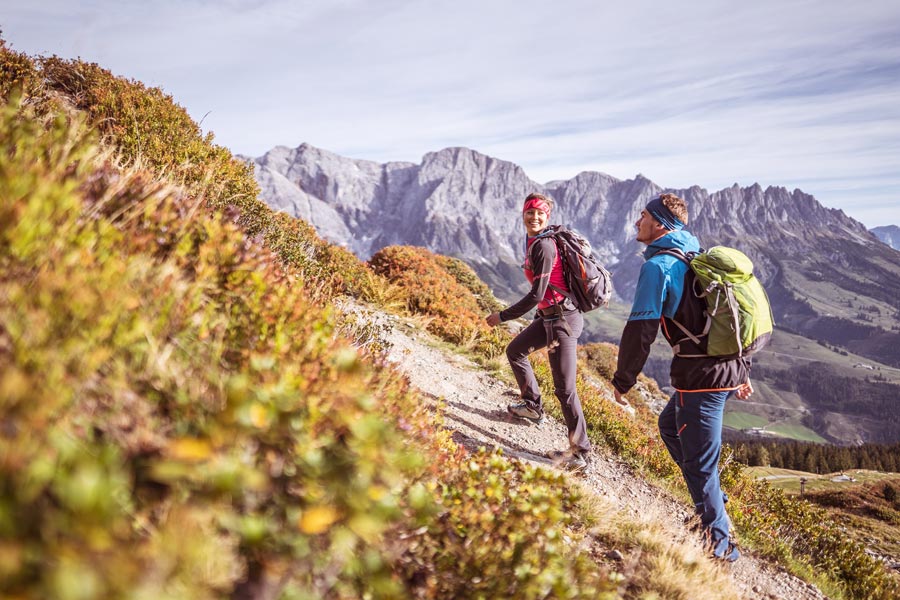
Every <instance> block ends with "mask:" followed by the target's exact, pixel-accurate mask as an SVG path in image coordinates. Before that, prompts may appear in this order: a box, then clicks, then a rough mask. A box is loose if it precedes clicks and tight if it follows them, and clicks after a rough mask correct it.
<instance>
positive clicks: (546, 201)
mask: <svg viewBox="0 0 900 600" xmlns="http://www.w3.org/2000/svg"><path fill="white" fill-rule="evenodd" d="M552 210H553V201H552V200H551V199H550V198H547V197H546V196H544V195H542V194H529V195H528V197H526V198H525V205H524V206H523V208H522V221H523V223H524V224H525V232H526V238H525V264H524V265H523V267H524V270H525V278H526V279H528V281H529V283H531V291H530V292H528V293H527V294H526V295H525V296H523V297H522V299H521V300H519V301H518V302H516V303H515V304H513V305H512V306H510V307H508V308H506V309H505V310H502V311H500V312H499V313H492V314H490V315H488V317H487V318H486V319H485V320H486V321H487V324H488V325H490V326H492V327H494V326H496V325H499V324H500V323H502V322H504V321H511V320H513V319H517V318H519V317H521V316H522V315H524V314H525V313H527V312H528V311H530V310H531V309H533V308H534V307H535V306H537V309H538V310H537V314H536V315H535V319H534V321H532V322H531V324H530V325H529V326H528V327H526V328H525V329H523V330H522V332H521V333H519V335H517V336H516V337H515V339H514V340H513V341H512V342H510V344H509V346H507V348H506V356H507V358H508V359H509V364H510V366H511V367H512V370H513V374H514V375H515V377H516V382H518V384H519V392H520V401H519V402H517V403H514V404H510V405H509V406H507V410H508V411H509V412H510V414H512V415H515V416H516V417H520V418H523V419H526V420H528V421H530V422H532V423H537V424H540V423H541V421H542V420H543V418H544V410H543V406H542V404H541V390H540V388H539V387H538V384H537V380H536V379H535V377H534V371H533V370H532V368H531V362H530V361H529V360H528V355H529V354H531V353H532V352H534V351H535V350H539V349H541V348H544V347H547V348H548V355H549V358H550V369H551V371H552V373H553V386H554V393H555V394H556V397H557V399H559V403H560V405H561V406H562V413H563V417H564V418H565V421H566V427H567V428H568V430H569V449H568V450H567V451H563V452H551V453H549V455H548V456H549V457H550V458H552V459H554V460H556V461H558V463H559V464H561V465H562V466H564V467H565V468H566V469H568V470H570V471H575V472H579V471H583V470H585V469H587V466H588V461H589V458H588V452H589V451H590V449H591V443H590V441H589V440H588V436H587V424H586V423H585V420H584V413H583V412H582V410H581V401H580V400H579V399H578V393H577V392H576V391H575V367H576V350H577V346H578V336H579V335H581V331H582V329H583V328H584V318H583V317H582V315H581V313H580V312H579V311H578V309H577V308H575V305H574V304H572V302H571V301H570V300H569V299H567V298H566V297H565V296H564V295H563V294H562V293H560V292H558V291H556V290H554V289H553V288H558V289H561V290H564V291H565V292H568V291H569V290H568V287H567V286H566V282H565V278H564V277H563V272H562V262H561V261H560V257H559V253H558V252H557V248H556V242H555V241H554V239H553V237H552V236H551V235H550V233H551V232H550V231H548V230H547V225H548V221H549V219H550V213H551V212H552ZM551 286H552V287H551Z"/></svg>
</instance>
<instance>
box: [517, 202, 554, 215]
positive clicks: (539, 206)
mask: <svg viewBox="0 0 900 600" xmlns="http://www.w3.org/2000/svg"><path fill="white" fill-rule="evenodd" d="M530 208H536V209H538V210H542V211H544V212H545V213H547V214H548V215H549V214H550V204H548V203H547V201H546V200H544V199H543V198H532V199H531V200H526V201H525V206H523V207H522V212H525V211H526V210H528V209H530Z"/></svg>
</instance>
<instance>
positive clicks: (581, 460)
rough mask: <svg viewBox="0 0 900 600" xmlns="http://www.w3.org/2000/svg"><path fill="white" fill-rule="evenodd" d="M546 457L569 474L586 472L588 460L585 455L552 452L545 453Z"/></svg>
mask: <svg viewBox="0 0 900 600" xmlns="http://www.w3.org/2000/svg"><path fill="white" fill-rule="evenodd" d="M547 457H548V458H550V460H552V461H553V464H554V465H556V466H557V467H562V468H563V469H565V470H566V471H569V472H570V473H582V472H584V471H586V470H587V468H588V465H589V464H590V460H588V457H587V455H585V454H582V453H581V452H572V451H571V450H553V451H551V452H548V453H547Z"/></svg>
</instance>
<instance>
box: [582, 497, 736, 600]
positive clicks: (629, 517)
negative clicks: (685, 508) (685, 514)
mask: <svg viewBox="0 0 900 600" xmlns="http://www.w3.org/2000/svg"><path fill="white" fill-rule="evenodd" d="M574 485H577V484H574ZM582 487H584V486H582ZM579 508H580V510H581V511H582V512H581V514H580V515H579V516H580V518H581V520H582V521H583V522H584V523H586V524H590V530H589V533H590V536H589V538H590V539H592V540H593V543H594V544H595V545H596V547H595V552H594V553H595V555H597V554H599V555H600V556H598V560H604V559H605V560H607V561H608V560H609V559H608V558H606V557H607V554H608V553H609V552H611V551H613V550H618V551H619V552H620V553H621V554H622V556H623V559H622V561H621V563H620V564H619V566H618V570H619V572H620V573H621V574H622V576H623V578H622V581H621V583H620V590H619V591H620V592H621V593H622V595H623V596H625V597H628V598H646V599H650V598H666V599H673V600H729V599H734V600H737V599H738V598H740V595H739V593H738V592H737V591H736V590H735V589H734V586H733V584H732V581H731V578H730V577H729V575H728V573H727V572H726V571H724V570H723V569H722V568H721V567H719V566H718V565H716V564H715V563H713V562H711V561H710V560H709V559H708V558H707V556H706V553H705V552H704V550H703V549H702V548H701V546H700V544H699V540H698V541H694V540H692V539H690V538H688V539H684V538H683V537H682V535H681V532H676V531H674V530H672V529H670V528H667V527H666V526H665V523H666V522H668V521H671V519H672V517H671V514H669V513H667V512H665V510H664V508H662V507H661V505H657V504H649V505H647V506H642V507H641V511H639V512H638V513H637V514H633V513H632V512H631V511H630V510H623V509H622V507H620V506H616V505H614V504H613V503H612V502H610V501H608V500H606V499H604V498H602V497H600V496H597V495H596V494H594V493H592V492H591V491H590V490H589V489H587V488H586V487H585V489H584V490H583V496H582V500H581V503H580V506H579Z"/></svg>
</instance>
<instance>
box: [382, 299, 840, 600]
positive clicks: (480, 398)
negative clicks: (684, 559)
mask: <svg viewBox="0 0 900 600" xmlns="http://www.w3.org/2000/svg"><path fill="white" fill-rule="evenodd" d="M368 318H374V319H377V320H379V321H381V322H382V323H385V322H387V323H388V326H387V327H384V328H383V331H385V332H386V333H385V335H384V337H385V339H386V341H388V342H389V343H390V344H391V348H390V350H389V353H388V360H389V361H390V362H392V363H394V364H395V365H396V367H398V368H399V369H400V371H402V372H403V373H405V374H406V376H407V377H408V378H409V380H410V382H411V383H412V385H413V386H415V387H416V388H417V389H419V390H420V391H421V392H422V393H423V394H425V395H426V396H427V397H431V398H434V399H439V398H442V399H443V400H444V402H445V404H446V416H445V422H446V424H447V426H448V427H449V428H451V429H452V430H453V435H454V438H455V440H456V441H457V443H459V444H461V445H463V446H465V447H467V448H471V449H476V448H478V447H481V446H487V447H489V448H490V447H500V448H502V449H503V451H504V453H505V454H506V455H508V456H512V457H516V458H519V459H521V460H526V461H529V462H532V463H537V464H542V465H545V466H548V467H552V466H553V465H552V462H551V461H550V460H549V459H548V458H546V456H545V453H546V452H548V451H549V450H553V449H563V448H565V447H567V445H568V443H567V436H566V429H565V426H564V425H563V424H562V423H560V422H558V421H556V420H554V419H552V418H547V419H545V420H544V423H543V424H542V425H540V426H536V425H532V424H528V423H527V422H523V421H521V420H519V419H515V418H514V417H510V416H509V415H508V414H507V412H506V404H507V403H508V402H509V401H510V400H511V399H512V397H514V396H511V393H512V394H514V393H515V392H514V391H513V390H511V388H510V387H509V386H508V385H507V384H505V383H503V382H501V381H499V380H497V379H495V378H494V377H492V376H491V375H489V374H488V373H486V372H485V371H484V370H482V369H481V368H480V367H478V365H476V364H474V363H472V362H471V361H469V360H467V359H465V358H463V357H461V356H459V355H456V354H453V353H449V352H445V351H442V350H439V349H437V345H436V344H435V343H434V342H433V341H431V342H429V340H428V337H427V336H426V335H423V334H422V333H421V331H419V330H417V329H416V328H415V327H413V326H412V325H410V324H408V323H406V322H405V321H403V320H402V319H399V318H397V317H394V316H387V315H384V314H381V313H372V314H370V315H369V317H368ZM551 400H552V401H554V402H555V398H553V399H551ZM592 458H593V461H592V464H591V465H590V467H589V470H588V472H587V474H586V476H585V477H584V478H583V480H584V483H585V484H586V486H587V488H588V489H589V490H590V491H592V492H593V493H595V494H597V495H599V496H601V497H603V498H605V499H607V500H610V501H611V502H612V503H613V504H614V505H618V506H621V507H622V508H621V510H623V511H628V512H629V513H631V514H632V516H638V513H640V514H641V515H642V516H643V518H647V515H658V516H659V521H660V522H661V523H663V524H664V527H666V528H667V530H668V529H670V530H671V535H672V538H673V539H677V540H681V541H684V542H686V543H696V544H697V545H698V551H699V541H697V542H694V541H693V538H691V537H689V534H688V532H687V531H686V529H685V528H684V527H683V525H682V522H683V519H684V518H685V517H686V516H687V514H688V508H687V507H686V506H685V505H684V504H683V503H681V502H680V501H678V500H677V499H675V498H673V497H672V496H671V495H670V494H668V493H667V492H665V491H663V490H661V489H659V488H657V487H656V486H654V485H652V484H651V483H649V482H648V481H647V480H645V479H643V478H642V477H640V476H638V475H636V474H635V473H634V472H633V470H632V469H631V468H630V467H628V466H627V465H626V464H624V463H622V462H621V461H620V460H618V459H617V457H615V456H613V455H611V454H610V453H604V452H603V449H602V448H600V449H596V450H595V451H594V456H593V457H592ZM731 579H732V581H733V585H734V588H735V590H736V591H737V592H738V594H739V595H740V596H741V597H743V598H746V599H748V600H757V599H759V600H768V599H772V598H785V599H790V600H820V599H824V598H825V596H824V595H823V594H822V593H821V592H820V591H819V590H818V589H817V588H815V587H814V586H812V585H809V584H807V583H805V582H803V581H802V580H800V579H798V578H796V577H794V576H792V575H790V574H788V573H787V572H785V571H784V570H783V569H781V568H780V567H778V566H777V565H773V564H771V563H769V562H768V561H766V560H763V559H761V558H758V557H755V556H753V555H752V554H750V553H749V552H747V551H744V555H743V556H742V558H741V559H740V560H739V561H738V562H737V563H735V564H734V565H733V567H732V568H731Z"/></svg>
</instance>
